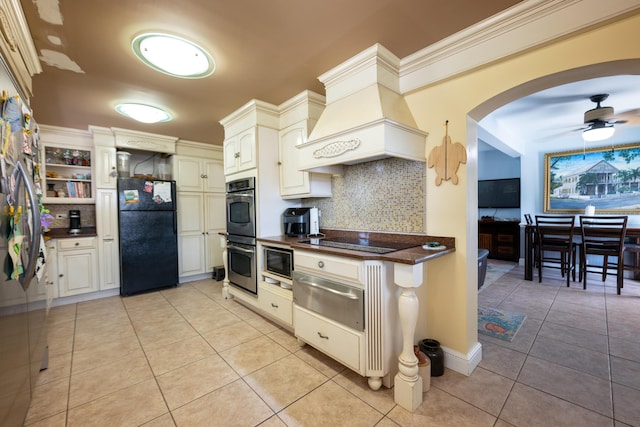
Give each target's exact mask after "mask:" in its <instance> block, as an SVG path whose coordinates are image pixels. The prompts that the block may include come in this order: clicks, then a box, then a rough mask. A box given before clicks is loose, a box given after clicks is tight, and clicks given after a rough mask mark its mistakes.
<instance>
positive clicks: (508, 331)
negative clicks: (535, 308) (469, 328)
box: [478, 307, 527, 341]
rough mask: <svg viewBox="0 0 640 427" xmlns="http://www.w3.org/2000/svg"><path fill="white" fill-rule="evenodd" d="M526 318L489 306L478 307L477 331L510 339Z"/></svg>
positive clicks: (522, 315) (502, 338)
mask: <svg viewBox="0 0 640 427" xmlns="http://www.w3.org/2000/svg"><path fill="white" fill-rule="evenodd" d="M526 318H527V316H526V315H524V314H513V313H507V312H504V311H500V310H497V309H495V308H491V307H478V332H479V333H481V334H485V335H489V336H492V337H495V338H499V339H501V340H506V341H511V340H513V338H514V337H515V336H516V333H517V332H518V330H519V329H520V327H521V326H522V324H523V323H524V320H525V319H526Z"/></svg>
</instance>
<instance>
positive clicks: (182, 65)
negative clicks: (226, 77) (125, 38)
mask: <svg viewBox="0 0 640 427" xmlns="http://www.w3.org/2000/svg"><path fill="white" fill-rule="evenodd" d="M131 48H132V49H133V53H134V54H135V55H136V56H137V57H138V59H140V60H141V61H142V62H144V63H145V64H146V65H148V66H149V67H151V68H153V69H154V70H156V71H160V72H161V73H165V74H169V75H171V76H174V77H181V78H186V79H199V78H203V77H207V76H209V75H211V74H213V71H214V70H215V62H214V61H213V58H212V57H211V55H209V53H208V52H207V51H205V50H204V49H203V48H201V47H200V46H198V45H197V44H195V43H193V42H191V41H189V40H185V39H183V38H180V37H177V36H173V35H170V34H161V33H145V34H140V35H139V36H137V37H135V38H134V39H133V41H132V42H131Z"/></svg>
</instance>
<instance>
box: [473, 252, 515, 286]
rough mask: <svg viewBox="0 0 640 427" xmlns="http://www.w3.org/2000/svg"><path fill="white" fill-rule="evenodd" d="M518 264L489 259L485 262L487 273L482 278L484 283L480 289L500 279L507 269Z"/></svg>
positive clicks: (509, 269)
mask: <svg viewBox="0 0 640 427" xmlns="http://www.w3.org/2000/svg"><path fill="white" fill-rule="evenodd" d="M517 265H518V263H517V262H509V261H501V260H497V259H490V260H488V262H487V273H486V275H485V278H484V284H483V285H482V287H481V288H480V290H484V289H486V288H487V287H488V286H489V285H491V284H492V283H494V282H495V281H497V280H498V279H500V278H501V277H502V276H504V275H505V274H506V273H508V272H509V271H511V270H513V268H514V267H516V266H517Z"/></svg>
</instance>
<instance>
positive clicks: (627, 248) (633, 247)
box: [623, 239, 640, 279]
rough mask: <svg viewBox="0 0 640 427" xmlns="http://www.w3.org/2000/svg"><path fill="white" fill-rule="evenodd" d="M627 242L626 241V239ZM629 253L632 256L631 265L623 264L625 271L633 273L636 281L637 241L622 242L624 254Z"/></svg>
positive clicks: (639, 256) (639, 249)
mask: <svg viewBox="0 0 640 427" xmlns="http://www.w3.org/2000/svg"><path fill="white" fill-rule="evenodd" d="M627 240H628V239H627ZM627 252H628V253H630V254H631V255H632V260H631V263H630V264H629V263H626V262H625V264H624V269H625V270H626V271H632V272H633V273H634V279H637V276H638V273H640V242H638V241H637V240H634V241H631V242H624V251H623V256H624V253H627Z"/></svg>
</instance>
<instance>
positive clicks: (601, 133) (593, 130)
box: [582, 124, 616, 142]
mask: <svg viewBox="0 0 640 427" xmlns="http://www.w3.org/2000/svg"><path fill="white" fill-rule="evenodd" d="M615 131H616V129H615V128H614V127H613V125H607V124H603V125H600V126H597V125H596V124H594V125H593V126H591V127H590V128H589V129H586V130H584V131H583V132H582V139H584V140H585V141H587V142H595V141H603V140H605V139H609V138H611V137H612V136H613V134H614V133H615Z"/></svg>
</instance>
